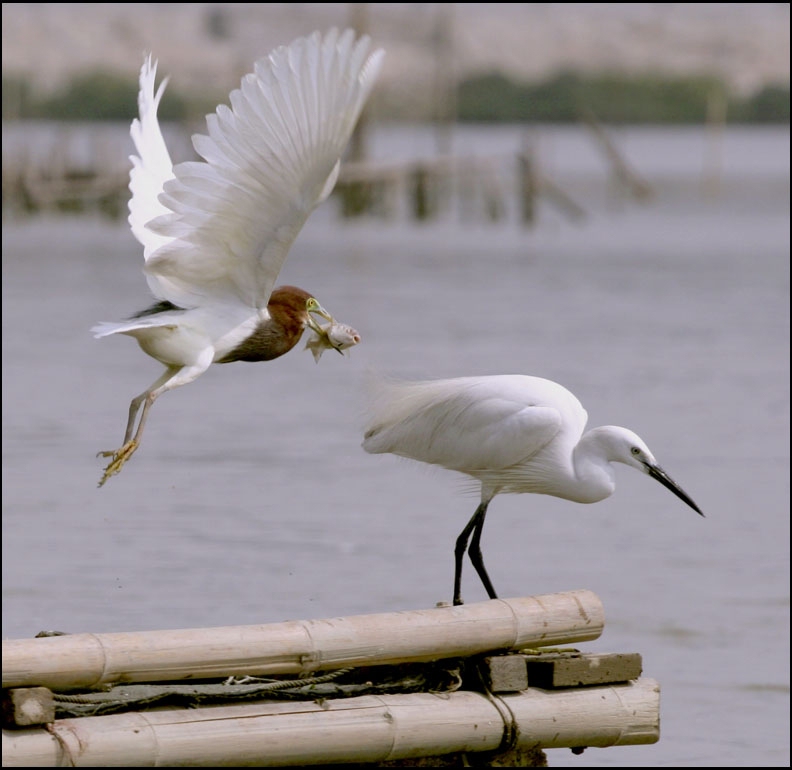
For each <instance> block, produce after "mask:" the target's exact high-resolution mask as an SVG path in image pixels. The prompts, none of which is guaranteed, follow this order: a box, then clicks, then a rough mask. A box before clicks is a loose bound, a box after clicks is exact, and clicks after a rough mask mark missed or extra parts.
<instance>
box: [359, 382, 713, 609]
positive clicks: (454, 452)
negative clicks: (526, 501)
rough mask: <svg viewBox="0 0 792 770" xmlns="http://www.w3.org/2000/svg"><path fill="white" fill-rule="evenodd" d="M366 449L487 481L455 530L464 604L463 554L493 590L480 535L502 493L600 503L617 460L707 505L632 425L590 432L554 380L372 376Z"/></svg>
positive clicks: (456, 589)
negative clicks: (676, 477) (679, 481)
mask: <svg viewBox="0 0 792 770" xmlns="http://www.w3.org/2000/svg"><path fill="white" fill-rule="evenodd" d="M372 390H373V392H372V401H371V407H370V412H371V415H370V418H369V420H368V424H367V426H366V429H365V438H364V440H363V448H364V449H365V450H366V451H367V452H370V453H372V454H381V453H391V454H395V455H400V456H402V457H407V458H410V459H412V460H418V461H420V462H424V463H428V464H430V465H437V466H440V467H443V468H448V469H449V470H453V471H458V472H460V473H464V474H467V475H468V476H470V477H472V478H474V479H476V480H477V481H479V482H480V483H481V502H480V504H479V506H478V508H477V509H476V512H475V513H474V515H473V517H472V518H471V519H470V521H469V522H468V524H467V526H466V527H465V529H464V530H463V531H462V533H461V534H460V536H459V538H458V539H457V543H456V549H455V559H456V562H455V567H456V569H455V575H454V603H455V604H461V603H462V598H461V594H460V591H461V588H460V582H461V574H462V557H463V555H464V553H465V551H466V550H467V543H468V539H469V537H470V535H471V533H472V535H473V539H472V540H471V545H470V551H469V554H470V559H471V561H472V563H473V566H474V567H475V568H476V571H477V572H478V574H479V577H480V578H481V580H482V583H483V584H484V587H485V588H486V590H487V592H488V594H489V596H490V598H496V594H495V590H494V589H493V587H492V583H491V581H490V579H489V577H488V576H487V573H486V570H485V569H484V563H483V561H482V557H481V550H480V539H481V531H482V528H483V526H484V517H485V515H486V512H487V507H488V505H489V503H490V502H491V500H492V499H493V497H495V496H496V495H498V494H502V493H515V494H519V493H524V492H533V493H536V494H545V495H553V496H554V497H560V498H563V499H566V500H572V501H574V502H578V503H594V502H597V501H599V500H603V499H604V498H606V497H608V496H609V495H611V494H612V493H613V491H614V490H615V487H616V481H615V474H614V469H613V465H612V463H617V462H618V463H623V464H625V465H629V466H631V467H632V468H635V469H637V470H640V471H642V472H643V473H647V474H648V475H650V476H651V477H652V478H654V479H656V480H657V481H659V482H660V483H661V484H663V485H664V486H665V487H667V488H668V489H670V490H671V491H672V492H673V493H674V494H676V495H677V496H678V497H679V498H681V499H682V500H684V501H685V502H686V503H687V504H688V505H689V506H690V507H691V508H693V510H695V511H696V512H697V513H699V514H701V515H702V516H703V515H704V514H702V513H701V511H700V510H699V508H698V506H697V505H696V504H695V503H694V502H693V500H692V499H691V498H690V497H689V496H688V495H687V494H686V493H685V492H684V491H683V490H682V489H681V487H679V485H678V484H676V482H674V481H673V480H672V479H671V478H670V477H669V476H668V474H667V473H666V472H665V471H664V470H663V469H662V468H661V467H660V466H659V465H658V463H657V461H656V460H655V458H654V455H653V454H652V453H651V452H650V451H649V448H648V447H647V446H646V444H645V443H644V441H643V440H642V439H641V438H640V437H639V436H637V435H636V434H635V433H633V431H631V430H628V429H627V428H620V427H617V426H614V425H605V426H602V427H598V428H593V429H591V430H589V431H586V432H585V433H584V429H585V426H586V421H587V419H588V415H587V414H586V410H585V409H584V408H583V406H582V405H581V403H580V401H578V399H577V398H576V397H575V396H574V395H573V394H572V393H570V392H569V391H568V390H567V389H566V388H564V387H562V386H561V385H559V384H558V383H556V382H552V381H551V380H546V379H542V378H540V377H529V376H525V375H492V376H485V377H459V378H454V379H440V380H427V381H419V382H399V381H394V380H387V379H372Z"/></svg>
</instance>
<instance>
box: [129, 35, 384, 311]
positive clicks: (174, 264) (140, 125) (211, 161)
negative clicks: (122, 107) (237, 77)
mask: <svg viewBox="0 0 792 770" xmlns="http://www.w3.org/2000/svg"><path fill="white" fill-rule="evenodd" d="M369 46H370V40H369V39H368V37H365V36H364V37H361V38H360V39H358V40H357V41H356V40H355V35H354V32H353V31H352V30H346V31H345V32H343V33H340V34H339V32H338V31H337V30H335V29H333V30H330V31H329V32H328V33H327V34H326V35H324V36H321V35H320V34H319V33H314V34H313V35H311V36H310V37H304V38H300V39H298V40H295V41H294V42H293V43H291V44H290V45H288V46H284V47H281V48H278V49H276V50H275V51H274V52H273V53H271V54H270V55H269V56H268V57H266V58H263V59H261V60H259V61H258V62H257V63H256V65H255V70H254V72H252V73H250V74H249V75H246V76H245V77H244V78H243V79H242V83H241V87H240V88H239V89H237V90H235V91H233V92H232V93H231V95H230V97H229V99H230V103H231V107H230V108H229V107H227V106H225V105H221V106H219V107H218V108H217V111H216V112H215V113H214V114H212V115H209V116H207V127H208V136H204V135H196V136H194V137H193V146H194V147H195V150H196V152H197V153H198V154H199V155H200V156H201V157H202V158H203V161H190V162H186V163H180V164H178V165H176V166H175V167H173V166H172V164H171V160H170V157H169V155H168V151H167V148H166V146H165V142H164V140H163V137H162V133H161V132H160V129H159V125H158V122H157V106H158V104H159V100H160V98H161V96H162V91H163V87H164V83H163V84H161V85H160V87H159V89H158V90H157V91H156V93H155V91H154V81H155V75H156V63H154V64H152V63H151V60H150V58H149V59H147V60H146V62H145V63H144V65H143V68H142V69H141V74H140V98H139V102H140V104H139V108H140V118H139V120H136V121H134V122H133V124H132V131H131V133H132V138H133V140H134V142H135V146H136V149H137V151H138V157H133V158H132V162H133V169H132V172H131V174H130V190H131V191H132V199H131V201H130V204H129V211H130V215H129V223H130V226H131V227H132V232H133V233H134V235H135V236H136V237H137V238H138V240H139V241H140V242H141V243H142V244H143V246H144V256H145V258H146V265H145V273H146V278H147V280H148V282H149V286H150V288H151V290H152V292H153V293H154V295H155V296H156V297H158V298H159V299H164V300H169V301H170V302H172V303H174V304H176V305H178V306H180V307H185V308H187V307H198V306H201V305H208V304H215V303H233V304H236V305H240V304H241V305H244V306H245V307H250V308H251V309H255V308H264V307H266V304H267V300H268V299H269V295H270V293H271V291H272V288H273V286H274V284H275V281H276V279H277V277H278V273H279V272H280V270H281V267H282V265H283V262H284V260H285V259H286V255H287V254H288V251H289V248H290V247H291V244H292V243H293V241H294V239H295V238H296V237H297V234H298V233H299V231H300V229H301V228H302V226H303V224H304V223H305V220H306V219H307V218H308V216H309V215H310V213H311V212H312V211H313V209H314V208H315V207H316V206H317V205H318V204H319V203H321V201H323V200H324V199H325V198H326V197H327V196H328V195H329V194H330V192H331V191H332V189H333V186H334V185H335V181H336V178H337V176H338V169H339V163H340V158H341V155H342V153H343V151H344V148H345V147H346V145H347V143H348V141H349V138H350V136H351V134H352V131H353V129H354V127H355V124H356V122H357V119H358V117H359V116H360V112H361V110H362V109H363V106H364V104H365V101H366V99H367V98H368V95H369V93H370V92H371V89H372V87H373V85H374V81H375V80H376V77H377V75H378V73H379V69H380V66H381V62H382V58H383V56H384V53H383V51H381V50H377V51H375V52H374V53H372V54H369V53H368V50H369Z"/></svg>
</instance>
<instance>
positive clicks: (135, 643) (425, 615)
mask: <svg viewBox="0 0 792 770" xmlns="http://www.w3.org/2000/svg"><path fill="white" fill-rule="evenodd" d="M604 623H605V618H604V611H603V608H602V603H601V602H600V600H599V598H598V597H597V596H596V595H595V594H593V593H592V592H591V591H585V590H580V591H567V592H564V593H557V594H546V595H543V596H534V597H524V598H517V599H494V600H490V601H486V602H478V603H474V604H464V605H460V606H456V607H454V606H446V607H436V608H432V609H427V610H412V611H404V612H392V613H383V614H379V615H357V616H351V617H347V618H331V619H327V620H302V621H287V622H284V623H272V624H267V625H258V626H230V627H221V628H199V629H185V630H175V631H138V632H131V633H113V634H74V635H66V636H52V637H42V638H36V639H11V640H3V646H2V668H3V687H28V686H37V685H38V686H45V687H49V688H50V689H52V690H59V689H60V690H63V689H80V688H91V687H96V686H98V685H101V684H112V683H114V682H158V681H160V682H161V681H178V680H182V679H213V678H222V677H227V676H245V675H250V676H269V675H271V674H298V675H301V674H305V673H309V672H314V671H318V670H325V671H327V670H333V669H339V668H347V667H354V666H374V665H389V664H393V663H407V662H420V661H430V660H438V659H441V658H453V657H467V656H470V655H478V654H484V653H488V652H493V651H496V650H503V651H506V650H513V649H520V648H523V647H537V646H548V645H550V646H553V645H558V644H572V643H575V642H581V641H588V640H591V639H596V638H598V637H599V635H600V634H601V633H602V629H603V627H604Z"/></svg>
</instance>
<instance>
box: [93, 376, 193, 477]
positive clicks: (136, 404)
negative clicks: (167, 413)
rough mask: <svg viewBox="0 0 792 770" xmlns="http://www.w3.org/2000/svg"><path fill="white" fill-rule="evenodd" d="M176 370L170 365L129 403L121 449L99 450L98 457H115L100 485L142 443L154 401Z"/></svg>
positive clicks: (117, 469) (106, 469)
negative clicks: (138, 415) (141, 409)
mask: <svg viewBox="0 0 792 770" xmlns="http://www.w3.org/2000/svg"><path fill="white" fill-rule="evenodd" d="M176 372H178V369H177V368H173V367H169V368H168V369H167V370H166V371H165V373H164V374H163V375H162V376H161V377H160V378H159V379H158V380H157V381H156V382H155V383H154V384H153V385H152V386H151V387H150V388H149V389H148V390H144V391H143V392H142V393H141V394H140V395H139V396H135V398H133V399H132V402H131V403H130V404H129V418H128V420H127V427H126V433H125V434H124V443H123V445H122V446H121V447H120V448H119V449H115V450H109V451H104V452H99V453H97V455H96V456H97V457H112V458H113V459H112V460H110V462H109V463H108V465H107V467H106V468H105V469H104V473H103V474H102V478H101V479H100V480H99V486H100V487H101V486H104V484H105V482H106V481H107V480H108V479H109V478H110V477H111V476H115V474H116V473H118V472H119V471H120V470H121V468H123V467H124V463H125V462H126V461H127V460H128V459H129V458H130V457H132V455H133V454H134V453H135V450H136V449H137V448H138V445H139V444H140V438H141V436H142V435H143V426H144V425H145V424H146V418H147V417H148V412H149V409H151V405H152V404H153V403H154V400H155V399H156V398H157V396H158V395H159V394H160V393H162V392H163V389H162V385H164V384H165V383H166V382H168V380H170V379H172V377H173V376H174V374H175V373H176ZM141 404H142V405H143V411H142V412H141V413H140V421H139V422H138V426H137V430H135V418H136V417H137V414H138V412H139V411H140V406H141ZM133 431H134V437H133Z"/></svg>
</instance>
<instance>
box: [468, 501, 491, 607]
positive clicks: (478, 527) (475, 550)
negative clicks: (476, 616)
mask: <svg viewBox="0 0 792 770" xmlns="http://www.w3.org/2000/svg"><path fill="white" fill-rule="evenodd" d="M487 505H488V503H482V504H481V505H480V506H479V513H478V516H477V518H476V523H475V525H474V527H473V537H472V539H471V541H470V548H468V556H469V557H470V561H471V563H472V564H473V566H474V567H475V569H476V572H478V576H479V577H480V578H481V582H482V583H483V584H484V588H485V589H486V591H487V595H488V596H489V598H490V599H497V598H498V594H496V593H495V589H494V588H493V586H492V581H491V580H490V578H489V575H488V574H487V570H486V569H485V568H484V559H483V557H482V555H481V532H482V530H483V529H484V517H485V516H486V515H487Z"/></svg>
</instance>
